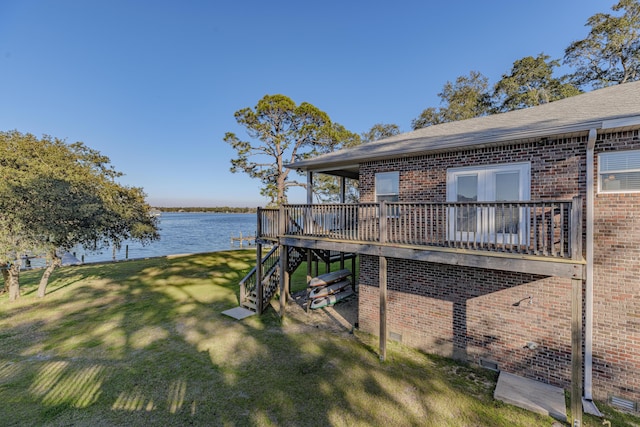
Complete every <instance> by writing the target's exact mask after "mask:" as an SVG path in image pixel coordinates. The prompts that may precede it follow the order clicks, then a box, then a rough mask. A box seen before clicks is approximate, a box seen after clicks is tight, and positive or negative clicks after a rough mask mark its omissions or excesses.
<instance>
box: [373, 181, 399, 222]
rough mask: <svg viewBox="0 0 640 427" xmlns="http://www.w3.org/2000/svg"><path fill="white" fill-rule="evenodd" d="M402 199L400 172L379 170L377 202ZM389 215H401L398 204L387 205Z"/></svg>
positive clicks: (394, 216)
mask: <svg viewBox="0 0 640 427" xmlns="http://www.w3.org/2000/svg"><path fill="white" fill-rule="evenodd" d="M398 200H400V172H379V173H377V174H376V202H378V203H380V202H382V201H384V202H397V201H398ZM386 214H387V216H388V217H390V218H396V217H398V216H399V214H400V212H399V208H398V206H397V205H395V206H388V207H387V212H386Z"/></svg>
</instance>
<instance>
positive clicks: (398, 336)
mask: <svg viewBox="0 0 640 427" xmlns="http://www.w3.org/2000/svg"><path fill="white" fill-rule="evenodd" d="M389 339H391V340H393V341H398V342H402V334H399V333H397V332H389Z"/></svg>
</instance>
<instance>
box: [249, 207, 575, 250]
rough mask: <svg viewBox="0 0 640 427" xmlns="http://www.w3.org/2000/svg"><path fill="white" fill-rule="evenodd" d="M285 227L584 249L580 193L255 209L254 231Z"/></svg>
mask: <svg viewBox="0 0 640 427" xmlns="http://www.w3.org/2000/svg"><path fill="white" fill-rule="evenodd" d="M282 235H286V236H304V237H315V238H319V239H332V240H342V241H349V242H364V243H376V242H377V243H388V244H402V245H415V246H430V247H443V248H459V249H468V250H479V251H491V252H506V253H516V254H523V255H536V256H545V257H559V258H573V259H577V258H580V257H581V256H582V199H581V198H580V197H576V198H574V199H573V200H543V201H513V202H465V203H461V202H448V203H390V202H381V203H357V204H322V205H285V206H283V207H282V208H280V209H260V210H259V211H258V237H259V238H267V239H269V238H271V239H276V238H277V237H279V236H282Z"/></svg>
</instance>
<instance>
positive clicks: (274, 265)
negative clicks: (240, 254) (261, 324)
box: [240, 244, 305, 314]
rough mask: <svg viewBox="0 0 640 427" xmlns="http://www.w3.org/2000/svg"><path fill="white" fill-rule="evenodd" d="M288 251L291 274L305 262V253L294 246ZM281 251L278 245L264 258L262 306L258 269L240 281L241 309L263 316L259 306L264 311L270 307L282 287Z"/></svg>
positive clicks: (288, 270)
mask: <svg viewBox="0 0 640 427" xmlns="http://www.w3.org/2000/svg"><path fill="white" fill-rule="evenodd" d="M287 250H288V254H287V255H288V256H287V259H288V264H287V272H288V273H289V274H291V273H293V272H294V271H296V269H297V268H298V267H299V266H300V264H302V263H303V262H304V261H305V253H304V251H303V250H302V249H299V248H296V247H293V246H289V247H288V248H287ZM280 251H281V246H280V245H278V244H276V245H275V246H274V247H273V248H272V249H271V250H270V251H269V252H268V253H267V254H266V255H265V256H264V257H263V258H262V262H261V264H262V280H261V282H262V304H258V301H259V299H260V297H259V295H258V293H259V291H260V289H259V286H258V283H257V280H258V279H257V278H258V275H257V268H256V267H254V268H252V269H251V271H249V273H248V274H247V275H246V276H245V278H244V279H242V280H241V281H240V306H241V307H244V308H246V309H249V310H251V311H255V312H257V313H258V314H261V311H260V310H259V305H261V306H262V311H264V309H265V308H266V307H268V306H269V302H270V301H271V298H273V296H274V295H275V294H276V293H277V291H278V287H279V285H280V256H281V253H280Z"/></svg>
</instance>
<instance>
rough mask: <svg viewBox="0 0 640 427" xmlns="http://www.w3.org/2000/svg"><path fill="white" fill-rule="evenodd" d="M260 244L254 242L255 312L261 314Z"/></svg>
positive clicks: (262, 290) (262, 291) (262, 308)
mask: <svg viewBox="0 0 640 427" xmlns="http://www.w3.org/2000/svg"><path fill="white" fill-rule="evenodd" d="M262 273H263V271H262V243H258V242H256V298H257V300H256V312H257V313H258V314H262V311H263V310H264V307H263V306H262V300H263V294H264V289H263V287H262Z"/></svg>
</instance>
